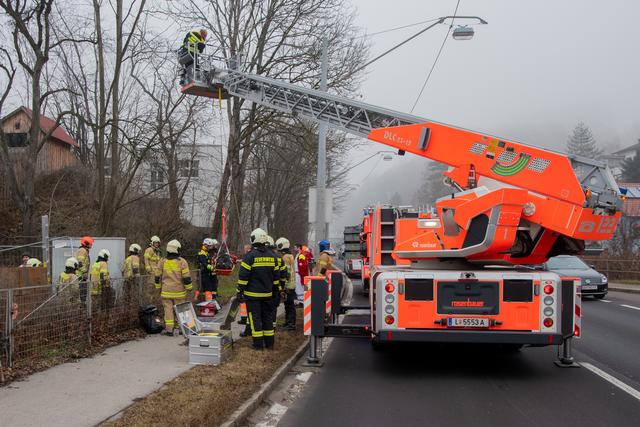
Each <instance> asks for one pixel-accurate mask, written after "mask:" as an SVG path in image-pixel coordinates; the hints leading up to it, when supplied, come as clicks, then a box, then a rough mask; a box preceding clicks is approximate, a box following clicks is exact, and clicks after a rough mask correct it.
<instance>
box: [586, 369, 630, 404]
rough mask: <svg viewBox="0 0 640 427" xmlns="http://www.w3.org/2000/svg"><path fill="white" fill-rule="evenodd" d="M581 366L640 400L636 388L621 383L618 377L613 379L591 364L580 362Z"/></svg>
mask: <svg viewBox="0 0 640 427" xmlns="http://www.w3.org/2000/svg"><path fill="white" fill-rule="evenodd" d="M580 365H582V366H584V367H585V368H587V369H588V370H590V371H591V372H593V373H594V374H596V375H598V376H599V377H601V378H604V379H605V380H607V381H609V382H610V383H611V384H613V385H614V386H616V387H618V388H619V389H620V390H622V391H625V392H627V393H629V394H630V395H631V396H633V397H635V398H636V399H637V400H640V391H638V390H636V389H635V388H633V387H631V386H629V385H627V384H625V383H623V382H622V381H620V380H619V379H617V378H616V377H613V376H611V375H609V374H607V373H606V372H605V371H603V370H602V369H600V368H596V367H595V366H593V365H592V364H591V363H587V362H580Z"/></svg>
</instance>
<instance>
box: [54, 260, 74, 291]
mask: <svg viewBox="0 0 640 427" xmlns="http://www.w3.org/2000/svg"><path fill="white" fill-rule="evenodd" d="M78 265H79V263H78V260H77V259H75V257H71V258H67V260H66V261H65V262H64V271H63V272H62V273H60V276H59V277H58V284H57V285H56V292H60V290H61V289H62V288H64V287H65V286H66V285H69V286H75V285H76V284H77V283H78V281H79V280H80V277H79V276H78V275H77V274H76V271H77V270H78Z"/></svg>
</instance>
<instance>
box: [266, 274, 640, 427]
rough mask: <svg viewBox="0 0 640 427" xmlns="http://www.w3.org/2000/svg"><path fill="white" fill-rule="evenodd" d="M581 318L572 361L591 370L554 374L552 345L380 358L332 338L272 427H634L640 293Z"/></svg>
mask: <svg viewBox="0 0 640 427" xmlns="http://www.w3.org/2000/svg"><path fill="white" fill-rule="evenodd" d="M359 289H360V288H359V284H357V285H356V293H358V290H359ZM363 301H364V298H363V297H362V296H359V297H358V299H357V300H356V301H355V303H357V304H360V303H362V302H363ZM607 301H608V302H607ZM633 307H635V308H633ZM583 313H584V320H583V330H584V337H583V338H582V339H581V340H579V341H577V342H576V344H575V353H574V355H575V356H576V360H577V361H578V362H581V363H585V362H586V364H585V366H589V367H590V368H591V369H589V368H586V367H584V366H583V367H582V368H579V369H573V368H565V369H561V368H558V367H556V366H555V365H554V364H553V361H554V360H555V359H556V347H545V348H525V349H523V350H522V351H520V352H516V353H509V352H507V351H505V350H501V349H498V348H495V347H491V346H469V345H435V344H404V345H396V346H394V347H392V348H390V349H386V350H385V351H383V352H376V351H373V350H372V349H371V346H370V344H369V342H368V341H367V340H355V339H353V340H347V339H335V340H333V342H332V344H331V345H330V347H329V350H328V351H327V354H326V356H325V364H324V367H322V368H321V370H320V373H319V374H315V375H313V376H312V377H311V379H310V380H309V381H308V383H307V384H306V386H305V387H304V388H303V390H302V392H301V393H300V395H299V397H298V398H297V399H296V400H295V401H294V402H293V403H292V404H291V406H290V407H289V409H288V410H287V412H286V413H285V414H284V415H283V417H282V418H281V419H280V423H279V424H278V425H280V426H299V425H305V426H327V425H335V426H343V425H348V426H364V425H369V426H393V425H402V426H424V425H452V426H455V425H474V426H496V425H518V426H520V425H548V426H603V425H615V426H638V425H640V392H637V391H638V390H640V295H634V294H623V293H617V292H611V293H610V294H609V295H608V297H607V298H606V300H605V301H604V302H602V301H595V300H588V301H584V303H583ZM594 371H595V372H594ZM599 374H600V375H599ZM602 376H605V377H608V378H609V380H606V379H604V378H603V377H602ZM612 382H619V383H622V384H621V387H627V388H628V390H629V391H623V390H622V389H620V388H619V387H618V386H616V385H614V384H613V383H612ZM634 391H636V397H634V396H632V393H634Z"/></svg>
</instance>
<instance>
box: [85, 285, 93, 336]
mask: <svg viewBox="0 0 640 427" xmlns="http://www.w3.org/2000/svg"><path fill="white" fill-rule="evenodd" d="M86 286H87V302H86V307H87V342H88V343H89V345H91V301H92V300H93V298H92V297H93V296H92V295H91V292H90V291H89V283H87V284H86Z"/></svg>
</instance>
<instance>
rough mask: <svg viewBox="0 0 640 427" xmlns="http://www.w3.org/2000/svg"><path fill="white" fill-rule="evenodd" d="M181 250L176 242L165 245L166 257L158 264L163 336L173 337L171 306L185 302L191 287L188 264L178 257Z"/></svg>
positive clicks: (157, 283) (173, 323)
mask: <svg viewBox="0 0 640 427" xmlns="http://www.w3.org/2000/svg"><path fill="white" fill-rule="evenodd" d="M181 249H182V245H181V244H180V242H178V241H177V240H171V241H170V242H169V243H167V257H166V258H165V259H163V260H162V261H161V262H160V266H159V268H158V271H159V272H160V273H159V275H157V276H156V278H155V282H156V288H157V289H161V292H160V297H161V298H162V306H163V307H164V334H165V335H168V336H173V330H174V328H175V326H176V325H175V318H174V315H173V306H174V305H177V304H181V303H183V302H185V301H186V299H187V292H188V291H191V289H192V287H193V285H192V284H191V273H190V272H189V264H187V261H186V260H185V259H184V258H182V257H181V256H180V250H181Z"/></svg>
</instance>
